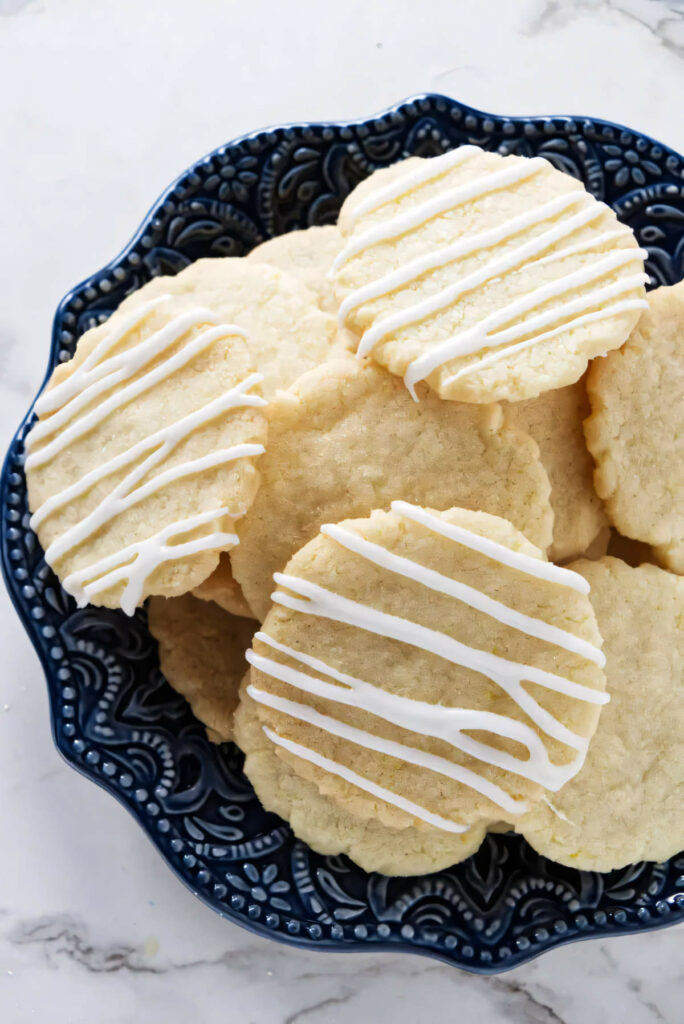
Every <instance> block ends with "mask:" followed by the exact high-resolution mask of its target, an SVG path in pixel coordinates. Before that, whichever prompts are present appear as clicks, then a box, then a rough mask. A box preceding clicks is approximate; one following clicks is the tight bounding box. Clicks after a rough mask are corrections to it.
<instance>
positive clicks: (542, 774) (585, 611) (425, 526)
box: [247, 502, 605, 843]
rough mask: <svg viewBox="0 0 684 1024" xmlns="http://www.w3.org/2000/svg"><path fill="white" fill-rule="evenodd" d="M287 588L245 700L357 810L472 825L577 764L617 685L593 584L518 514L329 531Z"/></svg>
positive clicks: (407, 520) (401, 821) (298, 767)
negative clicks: (542, 547) (549, 552)
mask: <svg viewBox="0 0 684 1024" xmlns="http://www.w3.org/2000/svg"><path fill="white" fill-rule="evenodd" d="M275 582H276V585H277V592H276V594H275V595H274V602H275V603H274V607H273V608H272V610H271V611H270V612H269V614H268V616H267V618H266V620H265V622H264V624H263V627H262V629H261V631H259V632H258V633H257V634H255V637H254V641H253V649H252V651H250V652H248V654H247V660H248V661H249V663H250V665H251V669H250V675H249V685H248V688H247V694H248V695H249V697H250V698H251V699H252V700H253V701H255V702H256V703H258V705H259V710H258V716H259V719H260V721H261V723H262V725H263V726H264V729H265V731H266V735H267V737H268V738H269V740H270V741H271V742H272V743H273V744H274V746H275V747H277V749H278V752H279V754H280V756H281V757H282V758H283V759H284V760H285V761H286V762H287V763H288V764H290V765H291V767H292V768H293V769H294V771H295V772H296V773H297V775H299V776H301V777H303V778H305V779H307V780H308V781H310V782H313V783H315V784H316V786H317V787H318V789H319V792H321V793H322V794H323V795H324V796H326V797H328V798H329V799H331V800H334V801H335V802H337V803H339V804H340V805H341V806H342V807H344V809H346V810H348V811H349V812H350V813H352V814H354V815H356V816H357V817H359V818H370V819H375V820H377V821H379V822H381V823H382V824H383V825H386V826H388V827H392V828H397V829H402V828H405V827H417V828H425V830H426V836H428V837H429V836H430V835H431V834H432V833H433V832H435V831H436V832H437V833H440V832H445V831H446V832H450V833H463V832H466V831H468V830H469V829H470V828H472V827H476V828H477V827H479V826H481V825H484V824H487V823H488V822H492V821H496V820H500V819H501V817H502V816H503V815H504V814H521V813H522V812H523V811H524V810H525V809H526V808H527V807H528V806H529V802H530V801H533V800H535V799H539V798H541V796H542V794H543V791H544V789H545V788H551V789H554V790H555V789H558V788H559V787H560V786H561V785H562V784H563V782H564V781H565V780H566V779H567V778H571V777H572V775H573V774H574V773H575V772H576V771H577V770H578V768H579V766H580V765H581V763H582V760H583V756H584V753H585V751H586V746H587V744H588V740H589V737H590V736H591V735H592V733H593V731H594V729H595V727H596V721H597V719H598V712H599V708H600V705H601V704H602V703H603V701H604V695H603V693H602V692H601V691H602V689H603V687H604V682H605V681H604V677H603V673H602V671H601V664H602V660H603V659H602V655H601V652H600V649H599V647H598V646H597V645H599V644H600V642H601V641H600V637H599V634H598V630H597V628H596V622H595V619H594V615H593V612H592V609H591V605H590V603H589V600H588V598H587V596H586V583H585V581H584V580H583V579H581V578H580V577H578V576H576V575H575V574H573V573H570V572H568V571H567V570H563V569H559V568H558V567H557V566H553V565H551V564H550V563H548V562H546V560H545V557H544V555H543V553H542V552H541V551H539V549H538V548H535V547H534V546H533V545H531V544H530V543H529V542H528V541H527V540H525V538H524V537H523V536H522V534H520V533H519V532H518V531H517V530H515V529H514V528H513V527H512V526H511V525H510V523H507V522H505V521H504V520H502V519H499V518H497V517H494V516H489V515H487V514H486V513H481V512H470V511H466V510H463V509H450V510H448V511H446V512H434V511H432V510H426V509H421V508H418V507H417V506H413V505H408V504H406V503H404V502H394V503H393V504H392V511H391V512H379V511H376V512H373V513H372V515H371V516H370V517H369V518H368V519H361V520H348V521H345V522H343V523H340V524H338V525H330V524H329V525H326V526H324V527H322V529H321V533H320V534H319V536H318V537H316V538H315V539H314V540H312V541H310V542H309V543H308V544H307V545H306V546H305V547H304V548H302V550H301V551H299V552H298V553H297V554H296V555H295V556H294V557H293V558H292V560H291V561H290V562H289V563H288V565H287V567H286V569H285V572H284V573H283V574H277V575H276V578H275ZM523 680H524V685H523ZM340 684H341V685H340ZM247 773H248V775H249V774H250V767H249V764H248V766H247ZM250 777H251V776H250ZM253 781H255V782H256V780H253ZM427 842H429V839H428V838H426V843H427Z"/></svg>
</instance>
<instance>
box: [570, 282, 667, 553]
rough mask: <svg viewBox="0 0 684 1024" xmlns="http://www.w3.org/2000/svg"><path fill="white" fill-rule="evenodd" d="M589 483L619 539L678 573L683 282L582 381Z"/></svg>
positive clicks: (660, 297) (655, 301)
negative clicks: (592, 465)
mask: <svg viewBox="0 0 684 1024" xmlns="http://www.w3.org/2000/svg"><path fill="white" fill-rule="evenodd" d="M587 388H588V391H589V398H590V400H591V408H592V414H591V416H590V417H589V418H588V419H587V420H586V421H585V424H584V430H585V435H586V439H587V445H588V447H589V450H590V452H591V453H592V455H593V456H594V459H595V461H596V472H595V475H594V481H595V484H596V490H597V491H598V493H599V495H600V496H601V497H602V498H603V500H604V502H605V505H606V510H607V512H608V515H609V517H610V519H611V520H612V522H613V524H614V526H616V527H617V528H618V530H619V531H620V533H622V534H624V535H625V536H627V537H631V538H632V539H634V540H638V541H643V542H644V543H646V544H650V545H652V546H653V549H654V554H655V556H656V558H657V559H658V561H659V562H661V563H662V564H663V565H664V566H665V567H666V568H668V569H671V570H672V571H673V572H678V573H684V282H682V283H680V284H676V285H673V286H672V287H671V288H657V289H656V290H655V291H653V292H651V293H650V294H649V296H648V310H647V312H646V313H644V315H643V316H642V318H641V320H640V321H639V323H638V325H637V327H636V329H635V330H634V332H633V333H632V334H631V335H630V337H629V339H628V340H627V342H626V344H625V345H624V347H623V348H622V349H620V351H619V352H611V353H610V355H609V356H607V357H606V359H601V360H598V361H596V362H594V363H593V364H592V366H591V369H590V371H589V375H588V377H587Z"/></svg>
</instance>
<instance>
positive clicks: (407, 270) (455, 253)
mask: <svg viewBox="0 0 684 1024" xmlns="http://www.w3.org/2000/svg"><path fill="white" fill-rule="evenodd" d="M578 203H580V204H585V205H589V204H591V207H592V209H591V210H590V211H589V212H590V213H591V217H590V218H589V221H590V220H592V219H596V217H598V216H599V214H600V213H601V212H602V210H601V209H600V208H597V207H596V204H595V203H594V202H593V200H591V198H590V196H589V195H588V194H587V193H586V192H582V191H580V190H578V191H577V192H569V193H568V194H567V195H563V196H557V197H556V198H555V199H552V200H550V202H548V203H544V204H543V205H542V206H539V207H537V208H536V209H534V210H525V211H524V213H521V214H518V215H517V216H515V217H511V218H510V219H509V220H507V221H504V222H503V223H502V224H497V225H496V227H493V228H488V229H487V230H486V231H481V232H480V233H479V234H476V235H466V236H465V237H463V238H459V239H457V240H456V241H455V242H452V243H451V244H450V245H445V246H442V247H440V248H438V249H434V250H432V251H430V252H426V253H423V254H422V255H421V256H417V257H416V258H415V259H412V260H410V261H409V262H408V263H406V264H405V265H404V266H403V267H399V268H398V269H397V270H392V271H390V273H388V274H385V275H384V276H383V277H379V278H378V279H377V280H375V281H370V282H369V283H368V284H364V285H362V286H361V287H360V288H357V289H356V291H354V292H352V293H351V294H350V295H348V296H347V298H346V299H345V300H344V301H343V302H342V304H341V306H340V309H339V313H338V320H339V323H340V326H341V327H343V326H344V325H345V324H346V322H347V319H348V317H349V314H350V313H351V312H352V311H353V310H355V309H358V308H359V306H362V305H363V304H364V303H366V302H371V301H372V300H374V299H378V298H381V297H382V296H383V295H387V294H389V293H390V292H393V291H396V290H397V289H399V288H402V287H403V286H404V285H407V284H410V283H411V282H413V281H415V280H417V279H418V278H419V277H422V276H423V274H426V273H427V272H428V271H429V270H436V269H438V268H439V267H444V266H446V265H447V264H448V263H451V262H453V261H454V260H456V259H459V258H460V257H462V256H472V255H473V254H474V253H476V252H479V251H480V250H482V249H489V248H491V247H492V246H495V245H500V244H501V242H504V241H506V240H507V239H509V238H511V237H512V236H514V235H516V234H518V233H520V232H521V231H523V230H525V228H530V227H536V226H537V225H538V224H542V223H543V222H544V221H545V220H548V219H549V218H551V217H556V216H558V214H560V213H564V212H565V211H566V210H568V209H569V208H570V207H571V206H576V205H577V204H578ZM564 223H569V221H566V222H564ZM556 230H558V229H554V231H556ZM547 234H548V233H547V232H544V234H543V235H539V236H537V238H538V239H542V238H544V236H546V235H547ZM559 237H562V236H559ZM622 237H624V232H623V234H622ZM536 240H537V239H535V241H536ZM548 244H549V243H546V245H542V246H541V248H540V250H539V251H542V250H543V249H544V248H546V247H547V246H548ZM520 252H521V247H518V248H516V249H515V250H513V251H512V255H514V256H515V257H516V261H517V262H519V253H520ZM507 255H508V254H507ZM522 258H524V257H522ZM546 258H547V259H548V257H546ZM536 262H537V263H541V262H543V261H542V260H538V261H536ZM485 269H486V273H487V277H491V276H493V274H492V272H491V264H488V265H487V267H486V268H485ZM457 287H458V288H459V289H461V288H462V287H463V282H461V283H459V284H458V285H457ZM438 294H439V296H443V295H444V291H442V292H439V293H438ZM459 294H460V291H459ZM411 308H412V309H415V307H411ZM387 319H388V318H385V320H387ZM383 322H385V321H380V322H379V323H383ZM367 334H369V332H368V331H367V332H366V334H364V336H363V338H362V339H361V340H362V342H363V339H364V338H366V335H367ZM375 343H376V342H373V344H375Z"/></svg>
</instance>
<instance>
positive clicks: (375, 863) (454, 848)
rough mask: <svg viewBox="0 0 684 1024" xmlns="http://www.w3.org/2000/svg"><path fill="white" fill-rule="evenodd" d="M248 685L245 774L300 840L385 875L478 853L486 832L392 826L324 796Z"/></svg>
mask: <svg viewBox="0 0 684 1024" xmlns="http://www.w3.org/2000/svg"><path fill="white" fill-rule="evenodd" d="M245 691H246V681H245V683H243V687H242V691H241V698H240V703H239V706H238V708H237V711H236V712H235V720H234V726H235V741H236V743H237V744H238V746H239V747H240V749H241V750H243V751H244V752H245V754H246V758H245V772H246V774H247V775H248V777H249V779H250V781H251V783H252V785H253V786H254V790H255V792H256V795H257V796H258V798H259V800H260V801H261V803H262V804H263V806H264V807H266V808H267V809H268V810H269V811H273V813H274V814H278V815H280V817H281V818H284V819H285V820H286V821H288V822H289V823H290V826H291V828H292V830H293V832H294V833H295V835H297V836H298V837H299V838H300V839H302V840H303V841H304V842H305V843H307V844H308V845H309V846H310V847H311V848H312V849H313V850H316V851H317V852H318V853H321V854H324V855H334V854H340V853H343V854H346V855H347V856H348V857H350V858H351V859H352V860H353V861H354V862H355V863H356V864H358V865H359V867H360V868H362V869H363V870H364V871H380V872H381V873H382V874H385V875H421V874H428V873H430V872H431V871H440V870H441V869H443V868H447V867H450V866H451V865H453V864H457V863H458V862H459V861H462V860H465V859H466V858H467V857H470V856H471V854H473V853H475V852H476V850H477V849H478V847H479V845H480V843H481V842H482V840H483V839H484V835H485V829H484V827H483V826H477V827H473V828H471V829H469V830H468V831H467V832H461V833H450V832H438V831H437V830H436V829H434V830H432V831H431V832H430V835H429V841H426V835H427V833H426V831H425V829H423V828H414V827H412V826H408V827H406V828H402V829H396V828H389V827H387V826H386V825H383V824H382V822H380V821H378V820H377V819H376V818H365V819H362V818H358V817H357V816H356V815H355V814H352V813H351V812H350V811H348V810H346V809H345V808H344V807H341V806H340V805H339V804H337V803H335V802H334V801H332V800H329V799H328V798H327V797H326V796H323V795H322V794H321V793H320V792H319V791H318V788H317V787H316V786H315V785H314V783H313V782H308V781H307V780H306V779H303V778H301V777H300V776H299V775H297V774H296V773H295V771H294V770H293V769H292V768H291V767H290V765H289V764H286V763H285V762H284V761H283V759H282V758H281V757H279V756H278V754H277V752H276V749H275V748H274V746H273V744H272V743H271V741H270V740H269V739H268V737H267V736H266V734H265V733H264V730H263V728H262V726H261V723H260V721H259V717H258V705H257V704H256V703H255V702H254V701H253V700H251V698H250V697H249V696H248V695H247V693H246V692H245Z"/></svg>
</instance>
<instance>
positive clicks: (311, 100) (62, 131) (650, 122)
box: [0, 0, 684, 1024]
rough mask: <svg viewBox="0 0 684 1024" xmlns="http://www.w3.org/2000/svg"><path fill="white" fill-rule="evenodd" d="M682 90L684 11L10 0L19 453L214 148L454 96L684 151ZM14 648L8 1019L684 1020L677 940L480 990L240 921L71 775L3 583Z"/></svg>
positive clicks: (542, 964) (646, 942)
mask: <svg viewBox="0 0 684 1024" xmlns="http://www.w3.org/2000/svg"><path fill="white" fill-rule="evenodd" d="M419 10H420V15H418V14H417V12H418V11H419ZM683 84H684V3H683V2H682V0H675V2H674V3H665V2H662V0H576V2H574V3H573V2H564V0H546V2H544V0H461V2H459V0H420V3H418V0H344V3H341V4H334V3H331V2H330V0H321V2H318V3H317V2H316V0H299V2H293V3H290V4H285V3H279V2H276V0H250V2H249V3H245V2H242V0H240V2H238V0H192V2H191V3H190V2H188V0H0V97H1V99H0V138H1V139H2V142H3V147H4V154H3V158H2V160H0V210H1V211H2V213H1V215H0V224H1V227H2V230H1V233H0V238H1V239H2V244H0V281H2V288H1V294H2V302H1V303H0V443H1V446H2V448H3V449H4V448H5V446H6V444H7V442H8V441H9V438H10V435H11V433H12V432H13V430H14V428H15V426H16V425H17V423H18V422H19V419H20V417H21V415H22V414H23V412H24V410H25V408H26V406H27V404H28V401H29V399H30V397H31V396H32V395H33V393H34V392H35V390H36V388H37V385H38V384H39V382H40V379H41V377H42V374H43V367H44V361H45V358H46V353H47V347H48V338H49V331H50V322H51V317H52V313H53V310H54V307H55V305H56V303H57V302H58V300H59V298H60V297H61V296H62V294H63V293H64V292H65V291H66V290H67V289H68V288H69V287H70V286H71V285H72V284H74V283H75V282H76V281H77V280H79V279H81V278H82V277H84V276H85V275H87V274H88V273H90V272H91V271H93V270H94V269H96V268H97V267H98V266H99V265H100V264H102V263H104V262H105V261H106V260H107V259H108V258H110V257H111V256H112V255H113V254H114V253H115V251H117V250H118V249H119V248H120V247H121V246H122V245H123V243H124V242H125V241H126V240H127V238H128V236H129V235H130V234H131V232H132V230H133V228H134V227H135V226H136V224H137V223H138V220H139V219H140V218H141V216H142V215H143V214H144V212H145V211H146V209H147V207H148V205H149V203H150V201H151V199H153V198H154V196H155V195H156V194H157V193H158V192H159V191H160V190H161V189H162V188H163V187H164V186H165V185H166V184H167V182H168V181H169V180H170V179H171V178H172V177H173V176H174V175H175V174H176V173H177V172H179V171H180V170H181V169H182V168H183V167H184V166H185V165H186V164H187V163H189V162H190V161H191V160H193V159H194V158H195V157H196V156H198V155H199V154H201V153H202V152H204V151H206V150H209V149H211V148H213V147H214V146H215V145H217V144H219V143H220V142H222V141H225V140H227V139H229V138H231V137H232V136H235V135H238V134H240V133H241V132H243V131H246V130H250V129H253V128H257V127H261V126H263V125H265V124H268V123H277V122H280V121H283V120H296V119H317V118H322V119H325V118H331V119H332V118H345V117H354V116H357V115H365V114H369V113H371V112H374V111H376V110H378V109H380V108H382V107H384V106H385V105H387V104H389V103H392V102H394V101H396V100H398V99H400V98H402V97H404V96H406V95H408V94H410V93H412V92H418V91H425V90H435V91H442V92H444V93H447V94H451V95H452V96H455V97H458V98H460V99H462V100H465V101H466V102H469V103H471V104H472V105H474V106H478V107H480V108H482V109H490V110H492V111H496V112H500V113H509V114H515V113H524V114H531V113H557V112H567V113H572V114H590V115H594V116H598V117H606V118H610V119H614V120H617V121H620V122H623V123H626V124H629V125H631V126H633V127H635V128H640V129H643V130H645V131H647V132H649V133H650V134H652V135H654V136H656V137H657V138H659V139H661V140H662V141H664V142H667V143H669V144H671V145H672V146H674V147H675V148H678V149H680V150H684V119H683V118H682V115H681V96H682V85H683ZM0 652H1V655H2V662H3V672H2V675H1V677H0V1021H2V1022H3V1024H25V1022H26V1024H28V1022H30V1021H31V1022H32V1021H41V1022H43V1021H49V1022H50V1024H81V1022H86V1021H87V1022H88V1024H110V1022H111V1024H131V1022H138V1021H142V1020H150V1021H154V1022H156V1021H165V1022H168V1024H176V1022H181V1021H186V1020H188V1019H192V1020H194V1021H198V1022H203V1021H205V1020H209V1019H214V1018H215V1019H220V1020H222V1021H226V1022H229V1024H232V1022H238V1021H239V1022H245V1024H249V1022H251V1024H279V1022H283V1024H293V1022H295V1021H296V1022H299V1021H306V1022H307V1024H338V1022H339V1024H346V1022H352V1021H353V1022H359V1021H361V1022H365V1021H375V1020H377V1019H382V1018H384V1014H385V1013H386V1014H387V1015H388V1017H389V1016H390V1015H391V1017H392V1019H393V1020H394V1021H396V1024H404V1022H411V1024H413V1022H416V1021H418V1022H422V1021H432V1020H452V1019H456V1017H458V1019H459V1020H462V1021H466V1022H469V1021H487V1022H489V1021H505V1022H515V1024H528V1022H529V1024H559V1022H565V1024H593V1022H598V1021H601V1022H602V1024H610V1022H613V1021H620V1022H623V1021H624V1022H628V1024H656V1022H660V1024H663V1022H666V1024H676V1022H679V1021H682V1019H683V1015H684V1010H683V1009H682V1004H683V1002H684V985H683V973H682V972H683V967H682V965H683V964H684V929H682V928H679V929H677V928H675V929H673V930H669V931H665V932H660V933H656V934H652V935H647V936H639V937H631V938H620V939H617V940H614V941H609V942H606V943H600V942H598V943H585V944H582V945H577V946H574V947H569V948H566V949H562V950H558V951H556V952H554V953H552V954H550V955H547V956H545V957H543V958H542V959H541V960H538V961H537V962H535V963H533V964H530V965H527V966H525V967H522V968H520V969H518V970H516V971H513V972H512V973H510V974H507V975H503V976H499V977H494V978H489V979H486V978H475V977H471V976H468V975H466V974H461V973H459V972H457V971H455V970H453V969H450V968H448V967H445V966H441V965H439V964H435V963H433V962H430V961H427V960H423V959H420V958H417V957H398V956H369V955H364V956H343V955H322V954H310V953H304V952H300V951H297V950H290V949H285V948H283V947H281V946H278V945H275V944H272V943H268V942H266V941H265V940H260V939H257V938H254V937H252V936H250V935H248V934H246V933H245V932H242V931H241V930H239V929H238V928H236V927H234V926H232V925H230V924H227V923H226V922H224V921H222V920H220V919H219V918H217V917H215V916H214V915H213V914H211V913H210V912H209V911H207V910H205V909H204V908H203V907H202V906H200V905H199V903H197V902H196V901H195V900H194V899H193V898H192V897H191V896H190V895H189V894H188V893H187V892H186V891H185V890H184V889H183V888H182V887H181V886H180V885H179V884H178V883H177V882H176V881H175V880H174V879H173V878H172V877H171V875H170V873H169V872H168V871H167V869H166V868H165V867H164V866H163V864H162V863H161V861H160V860H159V859H158V857H157V855H156V853H155V852H154V850H153V849H152V847H151V846H150V845H149V843H148V842H147V840H146V839H145V838H144V837H143V835H142V834H141V833H140V832H139V830H138V828H137V826H136V825H135V824H134V823H133V821H132V820H130V819H129V818H128V816H127V815H126V813H125V812H124V811H123V810H122V809H121V808H119V807H118V806H117V805H115V804H114V802H113V801H112V800H111V799H110V798H109V797H108V796H107V795H106V794H104V793H102V792H100V791H99V790H98V789H96V788H95V787H94V786H92V785H91V784H90V783H88V782H86V781H84V780H83V779H81V778H80V777H78V776H77V775H76V774H75V773H74V772H73V771H71V769H69V768H67V767H66V766H65V765H64V764H63V763H62V762H61V760H60V758H59V757H58V755H57V753H56V752H55V750H54V748H53V746H52V742H51V738H50V732H49V726H48V715H47V702H46V696H45V690H44V686H43V681H42V678H41V672H40V668H39V666H38V662H37V659H36V657H35V656H34V654H33V652H32V650H31V649H30V647H29V644H28V641H27V640H26V638H25V637H24V635H23V633H22V631H21V629H20V627H19V625H18V622H17V620H16V618H15V616H14V613H13V611H12V610H11V608H10V606H9V602H8V600H7V598H6V596H5V594H4V592H3V593H1V594H0ZM381 1015H382V1016H381Z"/></svg>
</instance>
